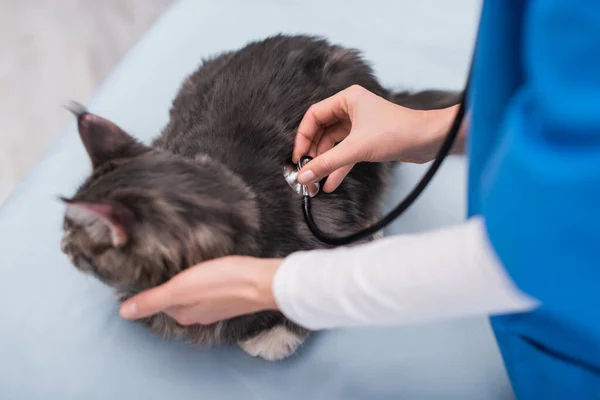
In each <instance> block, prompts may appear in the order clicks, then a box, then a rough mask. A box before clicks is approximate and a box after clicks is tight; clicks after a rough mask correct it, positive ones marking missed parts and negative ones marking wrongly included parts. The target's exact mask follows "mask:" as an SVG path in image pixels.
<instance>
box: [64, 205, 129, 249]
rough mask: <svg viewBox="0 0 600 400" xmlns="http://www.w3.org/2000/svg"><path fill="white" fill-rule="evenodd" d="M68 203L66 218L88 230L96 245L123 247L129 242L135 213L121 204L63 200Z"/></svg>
mask: <svg viewBox="0 0 600 400" xmlns="http://www.w3.org/2000/svg"><path fill="white" fill-rule="evenodd" d="M62 200H63V201H64V202H65V203H67V212H66V217H67V219H69V220H70V221H71V222H72V223H73V224H75V225H76V226H79V227H81V228H83V229H85V230H86V232H87V233H88V235H89V237H90V239H91V240H93V241H94V242H95V243H110V244H112V246H113V247H122V246H124V245H125V244H126V243H127V241H128V240H129V236H130V232H131V229H132V227H133V223H134V217H133V213H132V212H131V211H130V210H129V209H128V208H127V207H125V206H124V205H122V204H119V203H98V202H88V201H78V200H70V199H65V198H62Z"/></svg>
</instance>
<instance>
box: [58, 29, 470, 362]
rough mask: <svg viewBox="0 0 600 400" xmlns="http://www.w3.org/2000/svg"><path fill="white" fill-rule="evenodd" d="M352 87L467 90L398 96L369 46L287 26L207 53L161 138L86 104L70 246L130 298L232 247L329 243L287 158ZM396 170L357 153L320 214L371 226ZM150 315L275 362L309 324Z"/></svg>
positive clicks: (155, 321)
mask: <svg viewBox="0 0 600 400" xmlns="http://www.w3.org/2000/svg"><path fill="white" fill-rule="evenodd" d="M351 85H360V86H363V87H364V88H366V89H368V90H370V91H372V92H374V93H376V94H378V95H380V96H382V97H384V98H388V99H390V100H392V101H396V102H398V103H401V104H405V105H407V106H411V107H413V108H433V107H442V106H448V105H450V104H454V103H456V102H457V101H458V95H457V94H454V93H438V92H429V93H421V94H416V95H412V94H410V93H396V94H392V93H391V92H390V91H388V90H386V89H384V88H383V87H382V86H381V85H380V84H379V83H378V82H377V80H376V79H375V77H374V76H373V73H372V70H371V68H370V67H369V66H368V65H367V63H365V62H364V61H363V60H362V59H361V57H360V55H359V53H358V52H357V51H354V50H351V49H346V48H343V47H340V46H333V45H330V44H329V43H327V42H326V41H325V40H322V39H319V38H312V37H305V36H294V37H288V36H276V37H272V38H268V39H266V40H264V41H260V42H255V43H251V44H249V45H247V46H246V47H244V48H242V49H241V50H238V51H232V52H228V53H224V54H221V55H219V56H217V57H215V58H212V59H210V60H206V61H204V62H203V63H202V66H201V67H200V68H199V69H198V70H197V71H196V72H194V73H193V74H192V75H190V76H189V77H188V78H187V79H186V80H185V81H184V82H183V85H182V86H181V89H180V91H179V93H178V95H177V96H176V98H175V100H174V102H173V106H172V108H171V111H170V121H169V123H168V125H167V126H166V127H165V128H164V130H163V132H162V133H161V135H160V136H159V137H158V138H157V139H156V140H155V141H154V143H153V144H152V145H151V146H146V145H143V144H141V143H139V142H138V141H136V140H135V139H134V138H132V137H131V136H130V135H128V134H127V133H125V132H124V131H123V130H121V129H120V128H119V127H117V126H116V125H115V124H113V123H111V122H110V121H107V120H105V119H104V118H102V117H99V116H97V115H94V114H90V113H88V112H87V111H85V110H84V109H77V110H74V111H75V112H76V114H77V115H78V125H79V132H80V135H81V138H82V141H83V144H84V145H85V147H86V150H87V151H88V153H89V155H90V158H91V161H92V165H93V173H92V174H91V176H90V177H89V178H88V179H87V180H86V181H85V182H84V183H83V185H82V186H81V187H80V188H79V190H77V192H76V194H75V195H74V196H73V197H72V198H70V199H65V201H66V202H67V211H66V215H65V220H64V236H63V239H62V243H61V247H62V250H63V251H64V252H65V253H66V254H67V255H68V256H69V258H70V260H71V261H72V262H73V264H74V265H75V266H76V267H77V268H79V269H80V270H82V271H84V272H87V273H90V274H92V275H94V276H96V277H97V278H99V279H100V280H101V281H103V282H104V283H106V284H108V285H110V286H112V287H114V288H115V289H116V290H117V292H118V293H119V294H120V296H121V298H127V297H129V296H131V295H133V294H135V293H137V292H139V291H141V290H144V289H148V288H151V287H153V286H156V285H159V284H161V283H164V282H165V281H167V280H168V279H169V278H171V277H173V276H174V275H175V274H177V273H178V272H180V271H182V270H183V269H185V268H187V267H189V266H191V265H194V264H197V263H199V262H201V261H206V260H209V259H213V258H217V257H220V256H225V255H231V254H237V255H251V256H258V257H285V256H287V255H288V254H290V253H292V252H294V251H298V250H307V249H316V248H324V247H327V246H325V245H324V244H323V243H321V242H319V241H318V240H317V239H316V238H315V237H314V236H313V235H312V234H311V233H310V231H309V230H308V228H307V226H306V224H305V222H304V219H303V216H302V213H301V207H300V205H301V201H300V196H299V195H298V194H296V193H295V192H294V191H292V190H291V189H290V187H289V186H288V185H287V183H286V182H285V180H284V177H283V166H284V164H285V163H287V162H289V161H290V157H291V151H292V147H293V143H294V137H295V134H296V129H297V127H298V124H299V123H300V120H301V118H302V116H303V114H304V113H305V112H306V110H307V109H308V108H309V106H310V105H311V104H313V103H316V102H318V101H319V100H322V99H324V98H326V97H328V96H331V95H333V94H335V93H336V92H339V91H340V90H343V89H346V88H348V87H349V86H351ZM419 96H420V97H419ZM444 96H446V97H444ZM390 172H391V165H390V164H377V163H359V164H357V165H356V166H355V167H354V168H353V169H352V171H351V172H350V173H349V174H348V176H347V177H346V179H345V180H344V182H343V183H342V184H341V185H340V186H339V188H338V189H337V190H335V192H333V193H331V194H321V195H319V196H317V197H316V198H314V199H313V214H314V217H315V220H316V221H317V223H318V224H319V225H320V227H321V228H322V229H323V230H324V231H325V232H328V233H330V234H333V235H342V234H346V233H348V232H354V231H356V230H358V229H360V228H364V227H365V226H367V225H369V224H370V223H371V222H372V221H373V220H374V219H375V218H376V217H377V216H378V206H379V202H380V200H381V198H382V195H383V193H384V189H385V186H386V182H387V177H388V175H389V174H390ZM241 268H243V267H241ZM146 323H147V324H148V325H149V326H150V327H151V328H152V329H153V330H155V331H157V332H161V333H162V334H164V335H166V336H178V337H185V338H188V339H190V340H191V341H193V342H195V343H199V344H207V345H214V344H238V345H239V346H240V347H241V348H242V349H244V350H245V351H246V352H248V353H249V354H252V355H255V356H260V357H262V358H265V359H269V360H277V359H281V358H284V357H286V356H288V355H290V354H292V353H293V352H294V351H295V350H296V349H297V347H298V346H299V345H300V344H301V343H302V342H303V340H304V339H305V338H306V336H307V335H308V334H309V332H308V330H306V329H304V328H302V327H300V326H297V325H296V324H294V323H292V322H291V321H289V320H287V319H286V318H285V317H284V316H283V315H282V314H281V313H279V312H274V311H267V312H260V313H257V314H253V315H249V316H243V317H238V318H233V319H230V320H226V321H221V322H219V323H216V324H213V325H209V326H201V325H191V326H182V325H179V324H177V323H176V322H175V321H174V320H172V319H170V318H169V317H167V316H165V315H162V314H159V315H156V316H154V317H152V318H149V319H148V320H147V321H146Z"/></svg>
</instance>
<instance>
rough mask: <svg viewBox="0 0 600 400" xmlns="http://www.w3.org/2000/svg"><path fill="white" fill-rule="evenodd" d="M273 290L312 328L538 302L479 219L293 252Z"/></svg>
mask: <svg viewBox="0 0 600 400" xmlns="http://www.w3.org/2000/svg"><path fill="white" fill-rule="evenodd" d="M273 293H274V296H275V300H276V302H277V304H278V306H279V308H280V309H281V311H282V312H283V313H284V314H285V315H286V316H288V317H289V318H290V319H292V320H294V321H295V322H297V323H298V324H300V325H303V326H305V327H307V328H311V329H325V328H333V327H343V326H357V325H398V324H415V323H426V322H433V321H440V320H445V319H450V318H454V317H466V316H473V315H492V314H501V313H507V312H519V311H526V310H530V309H532V308H534V307H535V306H536V305H537V302H536V301H534V300H532V299H530V298H529V297H527V296H525V295H524V294H522V293H521V292H520V291H519V290H518V289H517V288H516V287H515V286H514V285H513V283H512V281H511V280H510V278H509V277H508V276H507V275H506V273H505V272H504V268H503V267H502V266H501V265H500V264H499V261H498V260H497V258H496V256H495V254H494V252H493V250H492V248H491V247H490V245H489V244H488V242H487V235H486V233H485V228H484V224H483V221H482V220H481V219H479V218H475V219H472V220H470V221H468V222H467V223H465V224H462V225H458V226H454V227H451V228H445V229H442V230H438V231H431V232H427V233H421V234H414V235H400V236H393V237H389V238H384V239H381V240H378V241H375V242H373V243H370V244H366V245H361V246H357V247H353V248H339V249H335V250H315V251H308V252H301V253H296V254H292V255H291V256H289V257H288V258H286V259H285V260H284V262H283V263H282V264H281V266H280V267H279V268H278V270H277V272H276V274H275V277H274V280H273Z"/></svg>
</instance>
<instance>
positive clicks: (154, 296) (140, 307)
mask: <svg viewBox="0 0 600 400" xmlns="http://www.w3.org/2000/svg"><path fill="white" fill-rule="evenodd" d="M171 300H172V296H171V295H170V291H169V290H168V288H167V287H166V286H165V285H161V286H157V287H155V288H153V289H149V290H146V291H144V292H141V293H140V294H138V295H136V296H134V297H132V298H131V299H129V300H127V301H125V302H124V303H123V304H122V305H121V309H120V314H121V317H123V318H125V319H140V318H145V317H149V316H151V315H154V314H157V313H159V312H161V311H163V310H165V309H167V308H169V307H170V306H171V305H172V304H171Z"/></svg>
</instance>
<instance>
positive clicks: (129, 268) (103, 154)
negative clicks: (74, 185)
mask: <svg viewBox="0 0 600 400" xmlns="http://www.w3.org/2000/svg"><path fill="white" fill-rule="evenodd" d="M78 126H79V133H80V136H81V139H82V141H83V144H84V146H85V148H86V150H87V152H88V154H89V156H90V159H91V162H92V166H93V173H92V175H91V176H90V177H89V178H88V179H87V180H86V181H85V182H84V184H83V185H82V186H81V187H80V188H79V190H78V191H77V192H76V194H75V195H74V196H73V197H71V198H69V199H64V201H65V203H66V213H65V217H64V234H63V237H62V240H61V250H62V251H63V252H64V253H65V254H67V256H68V257H69V259H70V261H71V262H72V263H73V264H74V265H75V267H77V268H78V269H79V270H81V271H83V272H85V273H88V274H91V275H94V276H95V277H97V278H98V279H100V280H102V281H103V282H104V283H106V284H108V285H110V286H113V287H116V288H119V289H122V290H142V289H146V288H149V287H152V286H156V285H158V284H160V283H163V282H165V281H166V280H168V279H169V278H171V277H172V276H174V275H175V274H176V273H178V272H179V271H181V270H182V269H184V268H186V267H188V266H191V265H193V264H194V263H198V262H200V261H204V260H207V259H211V258H215V257H219V256H223V255H227V254H231V252H233V251H235V247H236V241H237V240H239V239H240V238H243V240H245V242H246V243H247V245H249V246H250V245H251V244H252V237H253V235H255V233H256V230H257V229H258V219H257V218H256V216H257V213H256V210H255V205H254V201H253V198H252V194H251V193H250V192H249V191H248V190H247V188H246V187H245V185H243V183H242V182H241V181H238V180H236V177H235V176H229V175H228V174H230V173H229V172H228V171H227V170H225V169H224V168H223V167H222V166H221V165H219V164H217V163H215V162H213V161H212V160H210V159H208V158H206V157H204V158H201V159H198V160H187V159H183V158H181V157H178V156H175V155H173V154H170V153H167V152H164V151H161V150H157V149H153V148H151V147H148V146H145V145H143V144H141V143H139V142H137V141H136V140H135V139H133V138H132V137H131V136H129V135H128V134H127V133H125V132H124V131H123V130H121V129H120V128H119V127H117V126H116V125H115V124H113V123H111V122H110V121H107V120H105V119H103V118H101V117H98V116H96V115H93V114H89V113H87V112H85V111H82V112H80V113H78Z"/></svg>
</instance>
